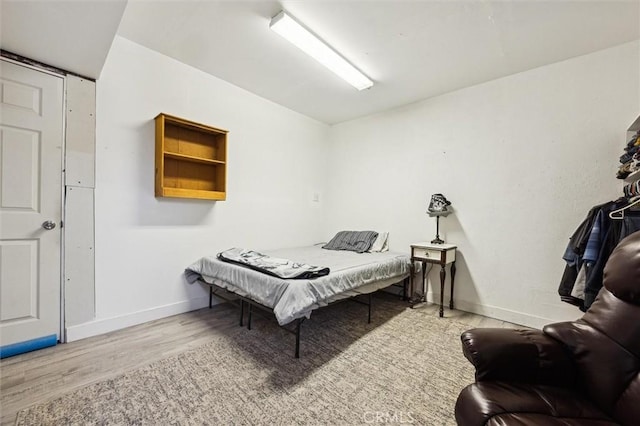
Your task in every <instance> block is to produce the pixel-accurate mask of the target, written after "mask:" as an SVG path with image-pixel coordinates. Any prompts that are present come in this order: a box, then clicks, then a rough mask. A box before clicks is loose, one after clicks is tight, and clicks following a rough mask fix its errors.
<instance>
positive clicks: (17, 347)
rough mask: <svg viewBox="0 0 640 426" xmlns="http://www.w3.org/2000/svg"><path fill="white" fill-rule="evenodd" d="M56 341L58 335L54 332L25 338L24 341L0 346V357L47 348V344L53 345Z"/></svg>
mask: <svg viewBox="0 0 640 426" xmlns="http://www.w3.org/2000/svg"><path fill="white" fill-rule="evenodd" d="M56 343H58V337H57V336H56V335H55V334H52V335H50V336H44V337H38V338H37V339H33V340H27V341H26V342H19V343H14V344H12V345H6V346H0V358H7V357H10V356H14V355H19V354H23V353H25V352H31V351H36V350H38V349H42V348H47V347H49V346H55V345H56Z"/></svg>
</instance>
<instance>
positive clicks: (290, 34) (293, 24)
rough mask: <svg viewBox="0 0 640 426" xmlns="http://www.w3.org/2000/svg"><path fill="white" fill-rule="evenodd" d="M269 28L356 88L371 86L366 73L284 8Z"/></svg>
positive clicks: (371, 82)
mask: <svg viewBox="0 0 640 426" xmlns="http://www.w3.org/2000/svg"><path fill="white" fill-rule="evenodd" d="M269 28H271V29H272V30H273V31H275V32H276V33H278V34H280V35H281V36H282V37H284V38H285V39H287V40H288V41H289V42H291V43H293V44H294V45H295V46H297V47H298V48H299V49H300V50H302V51H303V52H305V53H306V54H307V55H309V56H311V57H312V58H313V59H315V60H316V61H318V62H320V63H321V64H322V65H324V66H325V67H327V68H329V69H330V70H331V71H333V72H334V73H335V74H337V75H338V76H339V77H340V78H342V79H343V80H345V81H346V82H347V83H349V84H351V85H352V86H353V87H355V88H356V89H358V90H364V89H368V88H369V87H371V86H373V81H371V80H369V78H367V76H366V75H364V74H362V73H361V72H360V71H358V70H357V69H356V67H354V66H353V65H351V64H350V63H349V62H347V61H346V60H345V59H344V58H343V57H342V56H340V55H338V54H337V53H336V52H335V51H334V50H333V49H331V48H330V47H329V46H327V45H326V44H325V43H323V42H322V41H321V40H320V39H318V38H317V37H316V36H315V35H314V34H312V33H311V32H310V31H309V30H307V29H306V28H304V27H303V26H302V25H300V24H299V23H298V22H297V21H296V20H294V19H293V18H292V17H291V16H290V15H288V14H286V13H285V11H284V10H283V11H282V12H280V13H278V14H277V15H276V16H274V17H273V18H271V24H270V25H269Z"/></svg>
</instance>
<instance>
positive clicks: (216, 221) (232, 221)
mask: <svg viewBox="0 0 640 426" xmlns="http://www.w3.org/2000/svg"><path fill="white" fill-rule="evenodd" d="M257 71H258V72H259V70H257ZM160 112H165V113H168V114H172V115H176V116H178V117H184V118H187V119H190V120H194V121H198V122H202V123H205V124H209V125H212V126H216V127H221V128H224V129H227V130H229V138H228V174H227V201H221V202H211V201H199V200H185V199H163V198H155V197H154V167H155V165H154V149H155V146H154V122H153V119H154V117H155V116H156V115H157V114H158V113H160ZM96 126H97V142H96V144H97V147H96V190H95V204H96V206H95V207H96V218H95V220H96V233H95V234H96V235H95V242H96V288H95V295H96V319H95V320H94V321H91V322H89V323H85V324H82V325H79V326H76V327H71V329H70V330H68V339H69V340H75V339H78V338H82V337H86V336H89V335H94V334H99V333H102V332H106V331H109V330H113V329H117V328H121V327H124V326H128V325H132V324H135V323H139V322H143V321H147V320H150V319H154V318H159V317H162V316H166V315H170V314H173V313H178V312H183V311H187V310H191V309H196V308H199V307H202V306H205V304H206V302H207V297H206V294H207V293H206V292H205V291H204V289H203V288H201V287H200V286H199V285H189V284H187V283H186V282H185V280H184V279H183V276H182V271H183V270H184V268H185V267H186V266H188V265H189V264H190V263H192V262H194V261H195V260H197V259H198V258H199V257H201V256H204V255H210V254H215V253H217V252H219V251H221V250H223V249H226V248H229V247H232V246H240V247H242V246H245V247H251V248H256V249H268V248H273V246H274V245H277V246H280V247H286V246H297V245H308V244H312V243H316V242H318V241H320V240H321V238H322V237H323V234H322V229H321V226H319V223H321V221H322V220H323V217H324V210H323V202H322V198H321V200H320V202H313V201H312V195H313V193H314V192H317V193H320V194H323V193H324V187H325V181H326V177H325V176H326V170H327V150H326V139H327V131H328V127H327V126H326V125H325V124H322V123H319V122H317V121H315V120H312V119H310V118H307V117H305V116H302V115H300V114H298V113H295V112H292V111H290V110H288V109H285V108H283V107H281V106H279V105H276V104H274V103H272V102H269V101H267V100H265V99H263V98H260V97H257V96H255V95H253V94H251V93H249V92H247V91H244V90H242V89H240V88H238V87H236V86H233V85H231V84H228V83H226V82H224V81H222V80H219V79H217V78H214V77H211V76H209V75H207V74H205V73H203V72H200V71H198V70H196V69H194V68H191V67H189V66H186V65H184V64H181V63H179V62H177V61H175V60H172V59H170V58H168V57H166V56H163V55H160V54H158V53H155V52H153V51H151V50H149V49H147V48H144V47H142V46H140V45H137V44H135V43H132V42H130V41H128V40H126V39H124V38H121V37H116V39H115V41H114V43H113V46H112V48H111V51H110V53H109V56H108V58H107V62H106V65H105V67H104V69H103V71H102V74H101V78H100V80H99V81H98V82H97V125H96Z"/></svg>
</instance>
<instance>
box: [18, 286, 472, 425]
mask: <svg viewBox="0 0 640 426" xmlns="http://www.w3.org/2000/svg"><path fill="white" fill-rule="evenodd" d="M366 312H367V311H366V307H365V306H362V305H358V304H355V303H351V302H345V303H340V304H337V305H334V306H331V307H328V308H325V309H321V310H319V311H317V312H315V313H314V314H313V315H312V317H311V320H309V321H305V322H304V323H303V328H302V342H301V358H300V359H295V358H294V357H293V344H294V336H293V335H291V334H289V333H286V332H285V331H283V330H282V329H280V328H279V327H278V326H277V325H276V324H275V322H272V321H268V320H266V319H260V320H255V322H254V327H253V330H250V331H249V330H247V329H246V328H244V327H243V328H240V327H236V328H233V329H231V330H229V331H228V332H225V333H223V334H221V335H219V336H217V337H216V338H215V340H213V341H212V342H211V343H208V344H206V345H204V346H202V347H199V348H197V349H193V350H190V351H187V352H184V353H182V354H179V355H176V356H174V357H171V358H167V359H164V360H160V361H157V362H154V363H152V364H150V365H148V366H146V367H143V368H141V369H138V370H135V371H131V372H129V373H126V374H124V375H122V376H119V377H116V378H114V379H111V380H106V381H103V382H100V383H96V384H93V385H89V386H88V387H86V388H83V389H81V390H79V391H76V392H73V393H70V394H68V395H65V396H63V397H60V398H57V399H54V400H51V401H49V402H47V403H44V404H40V405H36V406H32V407H30V408H28V409H25V410H22V411H21V412H20V413H19V414H18V417H17V424H20V425H34V424H38V425H41V424H56V425H60V424H83V425H84V424H148V425H158V424H162V425H164V424H185V425H200V424H212V425H218V424H234V425H235V424H237V425H295V424H305V425H306V424H311V425H357V424H372V423H373V424H377V423H402V424H420V425H453V424H455V420H454V416H453V412H454V404H455V400H456V397H457V395H458V393H459V392H460V390H461V389H462V388H463V387H464V386H466V385H467V384H469V383H471V382H472V381H473V368H472V367H471V365H470V364H469V363H468V362H467V361H466V360H465V359H464V357H463V355H462V352H461V346H460V339H459V336H460V333H461V332H463V331H464V330H466V329H468V328H470V327H469V326H468V325H465V324H462V323H460V322H456V321H453V320H451V319H447V318H438V317H437V316H436V315H434V314H427V313H426V312H422V311H420V310H412V309H408V308H407V305H406V304H404V303H402V302H400V301H397V300H396V299H393V300H392V299H390V298H387V297H383V298H374V309H373V317H372V323H371V324H367V322H366Z"/></svg>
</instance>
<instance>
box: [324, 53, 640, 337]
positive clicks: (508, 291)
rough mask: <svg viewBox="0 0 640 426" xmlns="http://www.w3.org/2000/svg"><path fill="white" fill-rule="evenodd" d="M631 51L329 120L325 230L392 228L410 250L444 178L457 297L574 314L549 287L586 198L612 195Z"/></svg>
mask: <svg viewBox="0 0 640 426" xmlns="http://www.w3.org/2000/svg"><path fill="white" fill-rule="evenodd" d="M639 51H640V45H639V44H638V42H634V43H629V44H625V45H621V46H618V47H615V48H611V49H608V50H605V51H601V52H597V53H594V54H590V55H587V56H582V57H578V58H574V59H571V60H568V61H564V62H561V63H557V64H553V65H549V66H545V67H542V68H538V69H534V70H531V71H528V72H524V73H520V74H517V75H513V76H509V77H506V78H502V79H499V80H495V81H491V82H488V83H485V84H481V85H478V86H474V87H471V88H467V89H464V90H460V91H457V92H454V93H450V94H446V95H443V96H439V97H437V98H432V99H429V100H426V101H423V102H420V103H416V104H412V105H408V106H406V107H403V108H400V109H396V110H393V111H388V112H385V113H381V114H377V115H373V116H369V117H366V118H362V119H358V120H354V121H351V122H347V123H343V124H339V125H336V126H334V127H332V129H331V130H330V141H331V143H330V174H329V182H328V187H327V194H326V196H325V200H326V208H327V210H326V211H327V215H328V216H327V222H326V223H327V228H326V230H325V231H326V234H325V235H331V234H333V233H334V232H335V231H337V230H340V229H365V228H366V229H369V228H370V229H378V230H389V231H390V244H391V249H392V250H398V251H405V252H408V251H409V248H408V246H409V244H410V243H411V242H416V241H429V240H431V239H432V238H433V237H434V236H435V219H432V218H429V217H428V216H427V215H426V214H425V211H426V208H427V205H428V200H429V198H430V195H431V194H433V193H436V192H442V193H443V194H445V196H446V197H447V198H448V199H449V200H451V201H452V203H453V206H454V207H455V209H456V213H455V214H454V215H451V216H449V217H447V218H444V219H442V220H441V221H440V229H441V236H442V234H444V239H445V240H446V241H447V242H449V243H455V244H457V245H458V247H459V257H458V262H457V267H458V274H457V277H456V283H457V284H456V290H455V297H456V301H457V306H458V307H460V308H461V309H464V310H469V311H474V312H478V313H483V314H487V315H490V316H494V317H497V318H502V319H505V320H509V321H514V322H517V323H521V324H525V325H531V326H541V325H543V324H545V323H548V322H549V321H553V320H564V319H571V318H575V317H576V316H579V315H580V312H579V311H578V310H577V308H574V307H571V306H569V305H566V304H563V303H561V302H560V301H559V297H558V295H557V289H558V284H559V281H560V277H561V275H562V272H563V268H564V264H563V261H562V260H561V256H562V254H563V252H564V248H565V247H566V244H567V241H568V237H569V236H570V235H571V233H572V232H573V231H574V229H575V228H576V227H577V226H578V224H579V223H580V222H581V221H582V219H583V218H584V216H585V215H586V213H587V210H588V209H589V208H590V207H591V206H592V205H594V204H597V203H600V202H604V201H607V200H611V199H615V198H617V197H618V196H619V195H621V192H620V188H621V182H620V181H619V180H617V179H615V172H616V170H617V167H618V165H619V164H618V163H617V160H618V157H619V156H620V155H621V154H622V148H623V147H624V145H625V142H626V141H625V138H626V133H625V130H626V129H627V127H628V126H629V125H630V124H631V123H632V122H633V120H635V118H636V117H637V115H638V114H640V86H639V79H640V69H639V68H640V67H639V63H640V57H639ZM434 66H437V64H435V65H434ZM443 72H446V70H443ZM430 278H431V281H432V282H439V281H438V279H437V274H435V273H434V274H432V275H431V277H430ZM437 292H438V293H439V289H438V290H437ZM445 294H446V293H445ZM445 297H446V296H445ZM446 300H448V298H446Z"/></svg>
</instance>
